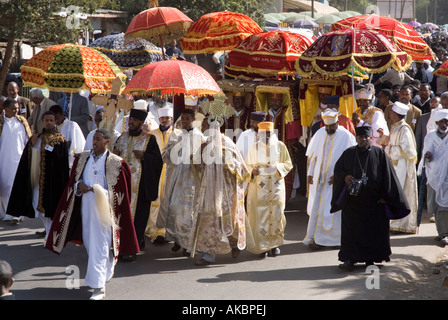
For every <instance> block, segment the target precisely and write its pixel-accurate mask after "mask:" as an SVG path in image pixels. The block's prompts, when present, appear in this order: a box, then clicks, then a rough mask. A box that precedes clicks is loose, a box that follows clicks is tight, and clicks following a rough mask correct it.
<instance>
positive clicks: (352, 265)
mask: <svg viewBox="0 0 448 320" xmlns="http://www.w3.org/2000/svg"><path fill="white" fill-rule="evenodd" d="M339 269H344V270H347V271H353V270H355V263H354V262H352V261H350V260H345V261H344V263H342V264H340V265H339Z"/></svg>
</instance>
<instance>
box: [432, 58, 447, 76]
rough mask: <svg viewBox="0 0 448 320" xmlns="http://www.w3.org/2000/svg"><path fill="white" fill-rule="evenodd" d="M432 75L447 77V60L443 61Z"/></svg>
mask: <svg viewBox="0 0 448 320" xmlns="http://www.w3.org/2000/svg"><path fill="white" fill-rule="evenodd" d="M432 74H435V75H437V76H443V77H448V60H447V61H445V62H444V63H443V64H442V65H441V66H440V67H439V68H437V70H434V71H433V72H432Z"/></svg>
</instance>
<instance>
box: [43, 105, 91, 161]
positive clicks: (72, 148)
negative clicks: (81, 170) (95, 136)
mask: <svg viewBox="0 0 448 320" xmlns="http://www.w3.org/2000/svg"><path fill="white" fill-rule="evenodd" d="M50 111H52V112H54V114H55V115H56V130H57V131H58V132H60V133H62V135H63V136H64V137H65V139H66V140H67V146H68V162H69V163H68V165H69V167H70V169H71V167H72V166H73V161H74V159H75V153H81V152H82V151H84V145H85V144H86V139H85V138H84V134H83V133H82V130H81V128H80V127H79V125H78V124H77V123H76V122H74V121H71V120H68V119H67V118H65V117H64V112H63V111H62V107H61V106H59V105H54V106H52V107H51V108H50Z"/></svg>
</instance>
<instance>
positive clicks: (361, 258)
mask: <svg viewBox="0 0 448 320" xmlns="http://www.w3.org/2000/svg"><path fill="white" fill-rule="evenodd" d="M355 130H356V142H357V145H356V146H354V147H350V148H348V149H347V150H345V151H344V153H343V154H342V155H341V157H340V158H339V160H338V161H337V162H336V165H335V167H334V179H333V183H334V185H333V195H332V199H331V211H330V212H332V213H335V212H337V211H339V210H342V215H341V217H342V219H341V250H340V251H339V260H340V261H342V262H343V263H342V264H340V265H339V267H340V268H341V269H345V270H349V271H352V270H354V268H355V263H357V262H364V263H366V265H373V264H374V263H375V262H377V263H381V262H383V261H386V262H387V261H390V255H391V253H392V252H391V248H390V235H389V219H390V218H393V219H396V218H403V217H404V216H406V215H407V214H409V212H410V209H409V205H408V202H407V201H406V197H405V195H404V192H403V189H402V188H401V185H400V182H399V180H398V178H397V175H396V173H395V170H394V168H393V166H392V163H391V162H390V160H389V158H388V157H387V154H386V153H385V152H384V151H383V149H382V148H378V147H375V146H373V145H372V128H371V127H370V126H362V127H357V128H356V129H355Z"/></svg>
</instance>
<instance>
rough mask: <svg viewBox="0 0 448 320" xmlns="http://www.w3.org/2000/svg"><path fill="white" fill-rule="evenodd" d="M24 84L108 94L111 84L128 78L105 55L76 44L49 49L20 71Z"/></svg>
mask: <svg viewBox="0 0 448 320" xmlns="http://www.w3.org/2000/svg"><path fill="white" fill-rule="evenodd" d="M20 71H21V74H22V79H23V82H24V84H25V85H27V86H30V87H39V88H48V89H49V90H50V91H55V92H71V93H73V92H79V91H81V90H89V91H90V92H92V93H101V94H102V93H107V92H109V91H110V89H111V88H112V81H113V80H114V79H115V78H116V77H120V78H121V79H122V80H123V81H124V80H125V79H126V76H125V75H124V74H123V73H122V72H121V70H120V68H119V67H118V66H117V65H116V64H115V63H114V62H112V60H111V59H109V58H108V57H107V56H106V55H104V54H103V53H101V52H99V51H97V50H95V49H92V48H89V47H86V46H82V45H77V44H70V43H68V44H60V45H56V46H52V47H48V48H46V49H44V50H42V51H40V52H39V53H38V54H36V55H35V56H33V57H32V58H31V59H29V60H28V61H27V62H26V63H25V64H24V65H23V66H22V67H21V68H20Z"/></svg>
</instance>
